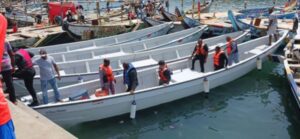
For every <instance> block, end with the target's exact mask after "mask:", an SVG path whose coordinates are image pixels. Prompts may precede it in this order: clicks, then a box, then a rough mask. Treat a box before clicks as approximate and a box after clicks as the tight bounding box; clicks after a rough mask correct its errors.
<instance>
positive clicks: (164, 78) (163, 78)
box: [158, 66, 168, 82]
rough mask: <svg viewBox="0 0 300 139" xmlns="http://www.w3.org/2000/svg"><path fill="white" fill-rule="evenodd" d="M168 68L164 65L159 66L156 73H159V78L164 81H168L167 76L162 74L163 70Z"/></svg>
mask: <svg viewBox="0 0 300 139" xmlns="http://www.w3.org/2000/svg"><path fill="white" fill-rule="evenodd" d="M166 70H168V67H167V66H165V67H164V68H159V71H158V75H159V78H160V79H161V80H162V81H165V82H167V81H168V78H167V77H166V76H165V75H164V72H165V71H166Z"/></svg>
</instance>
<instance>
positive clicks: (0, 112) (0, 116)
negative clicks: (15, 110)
mask: <svg viewBox="0 0 300 139" xmlns="http://www.w3.org/2000/svg"><path fill="white" fill-rule="evenodd" d="M0 86H1V88H0V126H1V125H4V124H6V123H7V122H8V121H9V120H10V119H11V115H10V111H9V108H8V103H7V101H6V100H5V97H4V94H3V90H2V84H1V82H0Z"/></svg>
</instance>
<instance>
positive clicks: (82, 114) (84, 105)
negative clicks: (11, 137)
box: [22, 31, 288, 125]
mask: <svg viewBox="0 0 300 139" xmlns="http://www.w3.org/2000/svg"><path fill="white" fill-rule="evenodd" d="M287 33H288V31H281V32H280V38H279V40H278V41H276V42H274V43H272V45H271V46H268V45H267V44H268V36H264V37H261V38H258V39H255V40H251V41H248V42H245V43H243V44H240V45H239V46H238V48H239V54H240V62H239V63H237V64H234V65H232V66H229V67H227V68H226V69H221V70H218V71H213V53H212V52H211V53H210V54H209V56H208V60H207V64H206V65H205V68H206V72H205V73H200V72H198V71H192V70H190V64H189V63H191V62H190V61H189V60H188V59H184V60H182V61H176V62H174V63H169V64H168V67H169V68H170V69H171V70H172V72H173V75H172V80H171V83H170V84H169V85H162V86H158V77H157V76H158V75H157V68H158V67H157V66H154V67H151V68H147V69H142V70H138V79H139V86H138V87H137V90H136V91H135V93H134V94H133V95H131V94H130V93H128V92H124V89H125V86H124V85H123V77H122V75H118V76H116V80H117V84H116V86H115V88H116V92H117V93H116V94H115V95H108V96H104V97H95V95H94V93H95V90H96V89H98V88H99V80H93V81H88V82H83V83H80V84H76V85H71V86H67V87H63V88H59V91H60V93H61V95H62V97H63V98H66V100H65V101H66V102H59V103H50V104H47V105H40V106H36V107H34V108H33V109H35V110H36V111H38V112H39V113H41V114H43V115H44V116H46V117H47V118H49V119H51V120H52V121H54V122H56V123H57V124H60V125H66V124H76V123H81V122H86V121H93V120H99V119H104V118H109V117H113V116H117V115H122V114H126V113H129V112H131V114H132V115H134V113H135V111H134V109H131V107H132V105H133V102H135V106H136V110H137V111H138V110H142V109H146V108H149V107H153V106H157V105H160V104H163V103H168V102H171V101H174V100H178V99H181V98H184V97H188V96H191V95H195V94H198V93H201V92H203V91H205V92H209V89H211V88H215V87H218V86H220V85H223V84H225V83H228V82H230V81H233V80H235V79H237V78H239V77H241V76H243V75H245V74H247V73H248V72H250V71H251V70H253V69H254V68H255V67H257V63H261V62H258V61H260V60H262V59H265V58H266V57H267V56H268V55H269V54H270V53H272V52H274V51H275V50H276V49H277V48H278V47H279V45H280V44H281V43H282V42H283V41H284V39H285V37H286V36H287ZM165 49H168V48H165ZM161 51H163V50H161ZM177 52H178V53H179V55H181V54H184V53H186V52H185V51H177ZM159 55H161V56H165V55H164V53H160V54H159ZM258 67H259V66H258ZM81 92H86V93H88V94H89V95H90V98H88V99H84V100H75V101H68V98H69V97H70V96H73V95H75V94H78V93H81ZM52 94H53V93H50V101H51V102H53V99H54V98H53V95H52ZM38 97H39V99H41V98H42V96H41V94H39V95H38ZM22 100H23V101H26V100H27V101H29V100H30V97H24V98H22ZM26 103H28V102H26ZM137 116H138V112H137Z"/></svg>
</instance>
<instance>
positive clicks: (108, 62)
mask: <svg viewBox="0 0 300 139" xmlns="http://www.w3.org/2000/svg"><path fill="white" fill-rule="evenodd" d="M103 64H104V66H109V64H110V60H109V59H106V58H105V59H103Z"/></svg>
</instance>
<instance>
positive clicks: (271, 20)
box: [267, 7, 278, 46]
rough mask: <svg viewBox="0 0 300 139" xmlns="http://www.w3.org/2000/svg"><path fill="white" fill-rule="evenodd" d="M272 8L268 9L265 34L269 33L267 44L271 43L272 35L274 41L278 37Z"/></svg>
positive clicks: (275, 18)
mask: <svg viewBox="0 0 300 139" xmlns="http://www.w3.org/2000/svg"><path fill="white" fill-rule="evenodd" d="M273 10H274V7H273V8H271V9H269V14H270V15H269V25H268V27H267V30H268V32H267V34H268V35H269V45H270V46H271V45H272V36H274V39H275V41H277V39H278V37H277V34H276V33H277V32H276V30H277V25H278V23H277V17H276V15H275V14H272V13H273Z"/></svg>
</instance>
